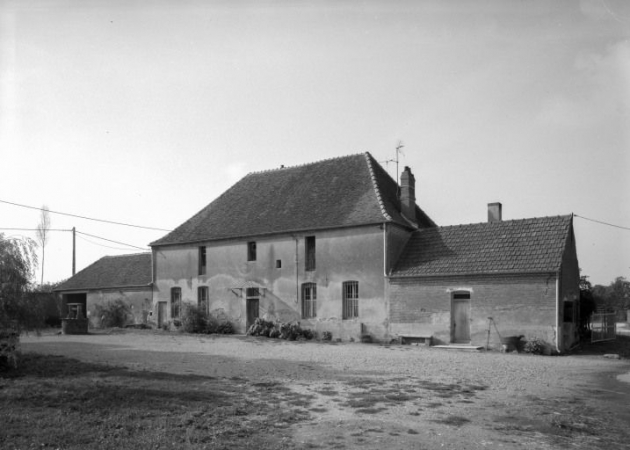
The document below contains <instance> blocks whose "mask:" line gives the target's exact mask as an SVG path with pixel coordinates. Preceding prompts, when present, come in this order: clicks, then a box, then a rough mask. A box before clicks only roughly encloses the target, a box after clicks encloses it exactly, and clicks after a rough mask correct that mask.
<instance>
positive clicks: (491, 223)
mask: <svg viewBox="0 0 630 450" xmlns="http://www.w3.org/2000/svg"><path fill="white" fill-rule="evenodd" d="M570 217H571V214H559V215H556V216H541V217H525V218H522V219H509V220H499V221H495V222H475V223H459V224H456V225H441V226H437V228H456V227H469V226H475V225H490V226H498V225H501V224H504V223H512V222H526V221H533V220H540V219H569V218H570Z"/></svg>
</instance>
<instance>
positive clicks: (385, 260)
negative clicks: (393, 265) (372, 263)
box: [383, 222, 387, 277]
mask: <svg viewBox="0 0 630 450" xmlns="http://www.w3.org/2000/svg"><path fill="white" fill-rule="evenodd" d="M383 275H384V276H385V277H387V222H385V223H384V224H383Z"/></svg>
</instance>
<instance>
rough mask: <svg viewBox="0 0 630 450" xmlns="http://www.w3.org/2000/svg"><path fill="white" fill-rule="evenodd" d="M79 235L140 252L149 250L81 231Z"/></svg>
mask: <svg viewBox="0 0 630 450" xmlns="http://www.w3.org/2000/svg"><path fill="white" fill-rule="evenodd" d="M77 234H82V235H84V236H89V237H91V238H95V239H102V240H103V241H107V242H113V243H114V244H119V245H126V246H127V247H132V248H137V249H138V250H145V251H146V250H148V249H147V247H138V246H136V245H131V244H125V243H124V242H120V241H113V240H111V239H107V238H104V237H100V236H94V235H93V234H88V233H83V232H81V231H78V230H77Z"/></svg>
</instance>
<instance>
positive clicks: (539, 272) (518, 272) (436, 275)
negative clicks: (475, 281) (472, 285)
mask: <svg viewBox="0 0 630 450" xmlns="http://www.w3.org/2000/svg"><path fill="white" fill-rule="evenodd" d="M558 271H559V268H558V269H549V270H544V269H539V270H513V271H498V272H492V271H488V272H468V273H453V272H450V273H431V274H409V275H396V274H390V275H389V278H444V277H451V278H453V277H481V276H486V277H487V276H497V275H498V276H502V275H505V276H508V275H509V276H512V275H550V274H557V273H558Z"/></svg>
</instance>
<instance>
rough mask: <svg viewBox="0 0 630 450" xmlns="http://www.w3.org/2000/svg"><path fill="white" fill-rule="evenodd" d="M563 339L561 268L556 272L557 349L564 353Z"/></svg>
mask: <svg viewBox="0 0 630 450" xmlns="http://www.w3.org/2000/svg"><path fill="white" fill-rule="evenodd" d="M561 340H562V321H561V319H560V270H558V272H556V350H557V352H558V353H562V351H561V350H560V347H561V346H560V344H561Z"/></svg>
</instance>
